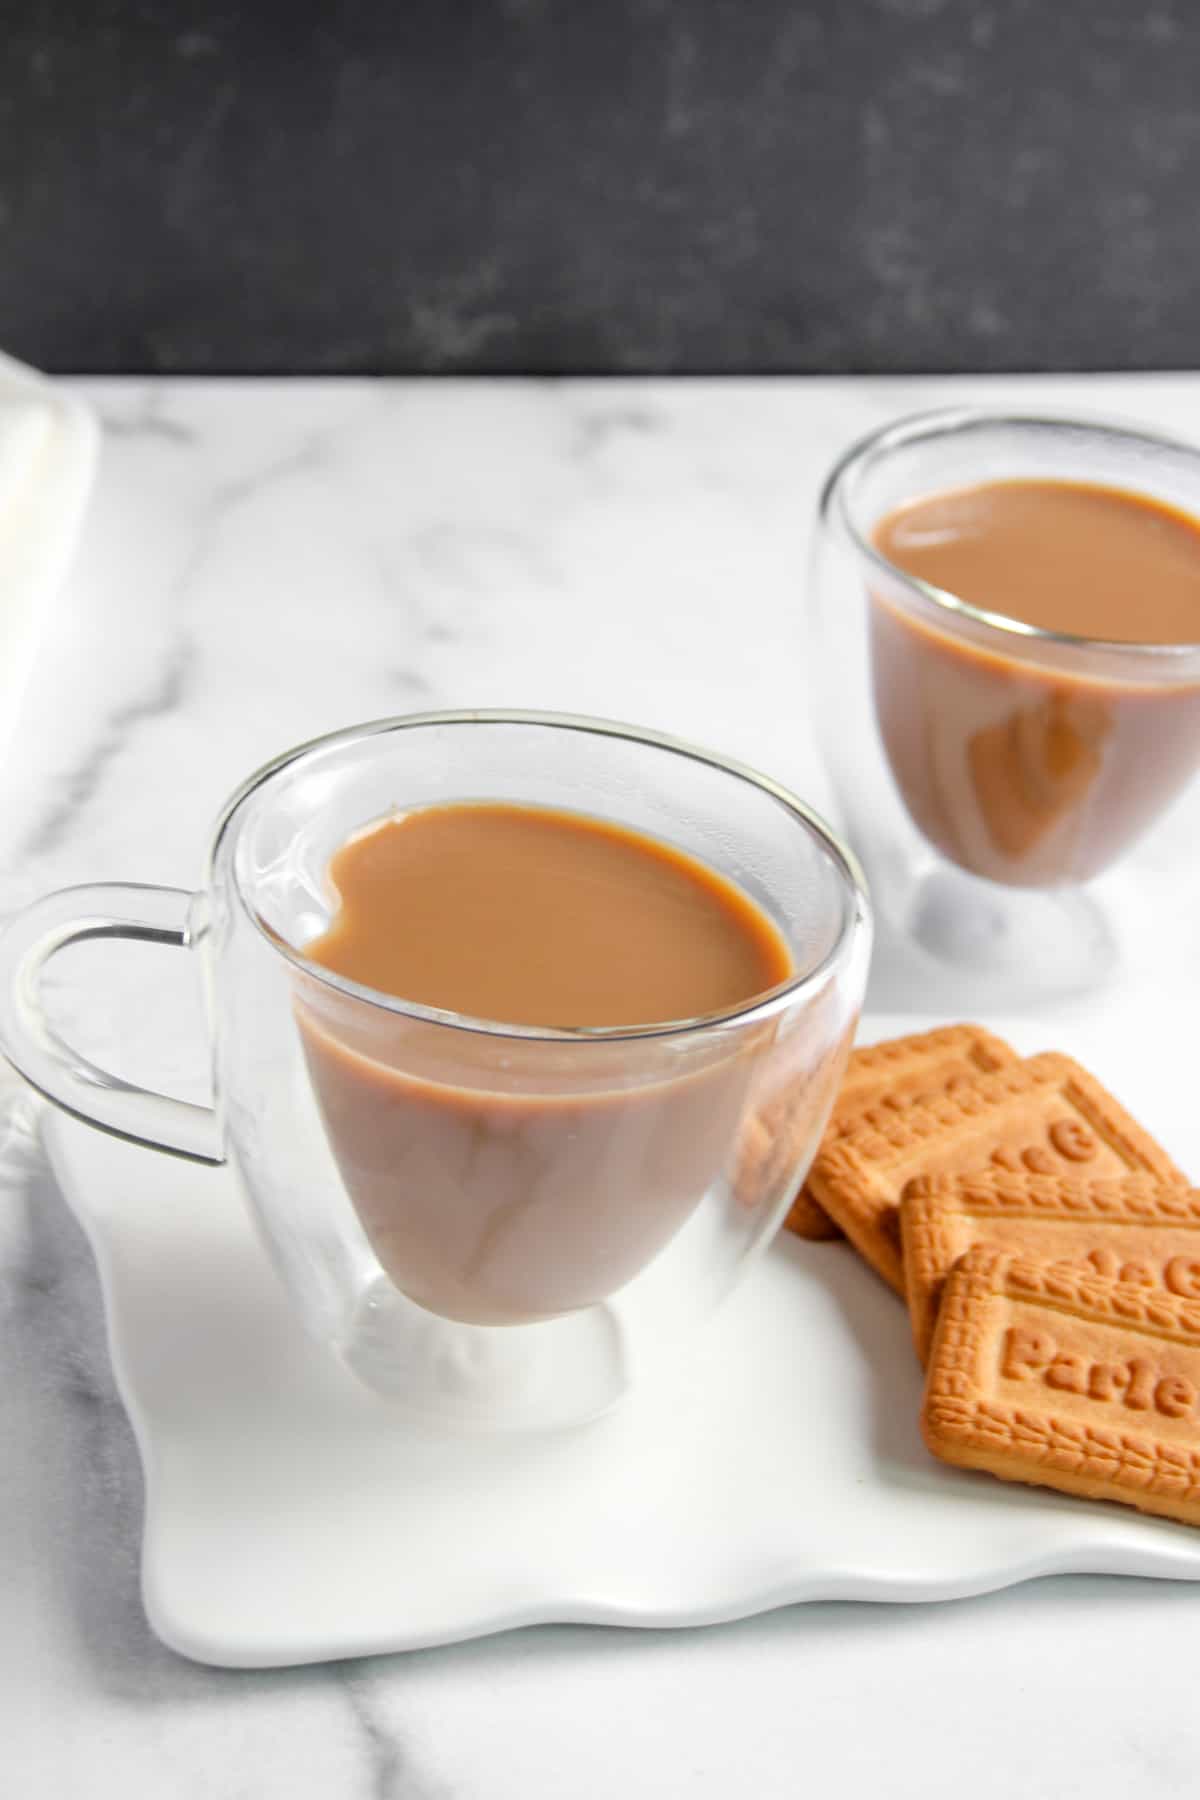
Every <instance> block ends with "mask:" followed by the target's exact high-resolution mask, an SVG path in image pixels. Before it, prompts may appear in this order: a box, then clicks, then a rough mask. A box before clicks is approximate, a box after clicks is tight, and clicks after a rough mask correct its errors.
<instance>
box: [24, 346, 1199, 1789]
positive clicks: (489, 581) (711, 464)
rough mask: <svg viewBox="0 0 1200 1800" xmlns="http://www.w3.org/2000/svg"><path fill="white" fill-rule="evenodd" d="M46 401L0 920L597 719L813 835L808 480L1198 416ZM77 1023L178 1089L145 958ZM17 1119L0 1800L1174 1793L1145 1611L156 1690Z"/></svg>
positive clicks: (784, 1627) (54, 1237) (123, 1539)
mask: <svg viewBox="0 0 1200 1800" xmlns="http://www.w3.org/2000/svg"><path fill="white" fill-rule="evenodd" d="M79 386H80V390H81V391H82V392H83V393H84V394H85V395H86V396H87V397H88V398H89V399H90V400H91V402H92V404H93V405H94V406H95V407H96V409H97V411H98V412H99V414H100V416H101V418H102V420H103V421H104V427H105V445H104V450H103V453H102V460H101V470H100V477H99V483H98V487H97V491H96V494H95V499H94V503H93V506H92V510H91V513H90V516H89V519H88V522H87V525H86V527H85V531H84V535H83V540H82V544H81V549H80V553H79V557H78V560H77V562H76V565H75V568H74V571H73V574H72V577H71V579H70V582H69V584H68V586H67V588H66V590H65V591H64V592H63V594H62V596H61V598H60V601H59V604H58V606H57V607H56V609H55V613H54V616H53V618H52V619H51V621H50V622H49V628H48V631H47V636H46V640H45V644H44V648H43V652H42V655H41V659H40V662H39V665H38V668H37V671H36V672H35V677H34V681H33V684H32V686H31V689H30V692H29V696H28V700H27V704H26V708H25V712H24V715H23V719H22V724H21V728H20V733H19V736H18V739H17V749H16V753H15V754H14V757H13V759H12V763H11V766H10V767H9V768H8V769H7V770H6V771H5V777H4V790H3V791H4V811H3V819H4V833H5V853H4V855H3V857H2V859H0V912H4V911H8V910H10V909H12V908H14V907H16V906H18V905H20V904H22V903H23V902H24V901H26V900H27V899H29V898H31V897H33V896H34V895H35V894H38V893H40V892H42V891H44V890H45V889H48V888H51V887H57V886H63V885H67V884H70V883H75V882H81V881H89V880H104V879H116V878H123V879H130V880H142V881H162V882H170V883H176V884H179V885H181V886H184V887H188V886H191V885H192V884H194V883H195V882H196V881H197V880H198V879H199V874H200V870H201V866H202V861H203V854H204V848H205V843H206V837H207V833H208V831H209V829H210V826H211V822H212V820H213V818H214V817H215V815H216V813H217V810H218V808H219V806H220V804H221V802H222V801H223V799H224V798H225V796H226V794H227V793H228V792H229V791H230V790H231V789H232V788H233V787H234V786H235V785H236V784H237V782H238V781H239V780H240V779H241V778H242V777H243V776H244V775H245V774H246V773H248V772H249V771H250V770H252V769H253V768H254V767H255V766H257V765H258V764H259V763H261V762H262V761H263V760H264V759H265V758H267V757H268V756H270V755H272V754H273V753H275V752H276V751H278V750H279V749H281V748H284V747H286V746H287V745H288V744H290V743H293V742H298V741H300V740H302V739H305V738H308V737H310V736H312V735H313V734H314V733H317V732H320V731H324V730H327V729H331V728H334V727H337V726H340V725H343V724H347V723H351V722H353V721H355V720H359V719H364V718H368V717H372V716H379V715H383V714H387V713H392V712H403V711H410V710H414V709H422V710H423V709H425V708H427V707H434V706H469V705H488V704H492V705H496V704H509V705H527V706H545V707H553V708H557V709H562V710H579V711H590V712H598V713H601V714H607V715H609V716H613V717H619V718H620V717H624V718H629V719H633V720H636V721H638V722H641V723H644V724H648V725H651V726H656V727H659V728H662V729H666V730H670V731H675V732H678V733H680V734H681V735H684V736H690V737H694V738H696V739H698V740H700V741H702V742H707V743H710V744H712V745H714V746H716V747H720V748H724V749H726V750H728V751H730V752H732V753H734V754H736V755H738V756H741V757H744V758H745V759H747V760H749V761H751V762H753V763H756V764H759V765H760V766H762V767H764V768H765V769H767V770H769V771H770V772H772V773H774V774H776V775H778V776H779V777H781V778H782V779H784V780H785V781H787V782H789V783H791V784H792V785H794V786H796V787H798V788H799V789H800V790H801V791H802V792H805V793H807V794H808V795H809V796H810V797H811V798H813V800H814V801H815V802H816V803H817V804H818V805H824V804H825V803H826V802H827V799H828V795H827V791H826V788H825V783H824V778H823V775H822V772H821V770H820V767H819V764H818V762H817V759H816V754H815V748H814V745H813V743H812V740H811V736H810V734H809V731H808V728H807V723H806V719H805V707H804V699H803V688H802V677H803V672H804V667H805V640H804V630H803V618H802V609H801V595H802V588H803V566H804V553H805V546H806V539H807V532H808V521H809V518H810V515H811V510H812V507H813V504H814V500H815V495H816V491H817V487H818V483H819V480H820V477H821V474H822V472H823V471H824V469H825V468H826V466H827V465H828V463H829V462H830V460H831V458H832V457H833V456H834V455H835V454H836V453H838V452H839V451H840V450H841V449H842V448H843V447H844V446H845V445H846V444H847V443H848V442H849V441H850V440H852V439H853V438H854V437H856V436H858V435H860V434H861V433H863V432H865V431H867V430H869V429H871V428H872V427H873V426H874V425H875V424H877V423H878V422H879V421H880V420H881V419H883V418H885V417H887V416H889V415H892V414H899V413H901V412H904V411H909V410H912V409H914V408H916V407H921V406H930V405H936V404H943V403H945V402H947V401H948V400H958V399H967V398H976V399H977V398H980V397H986V399H987V400H988V401H989V402H990V403H993V404H1013V405H1017V404H1030V403H1033V404H1040V405H1043V406H1049V407H1052V406H1055V405H1059V406H1063V405H1066V406H1071V407H1073V408H1076V409H1083V410H1089V411H1101V412H1103V411H1115V412H1121V413H1128V414H1132V415H1140V416H1142V417H1145V418H1147V419H1150V420H1154V421H1157V422H1158V423H1159V424H1161V425H1164V426H1167V427H1169V428H1174V429H1177V430H1179V431H1181V432H1182V433H1184V434H1186V433H1187V432H1188V431H1189V429H1190V428H1191V426H1192V423H1193V421H1194V418H1195V414H1196V402H1197V399H1198V398H1200V379H1198V378H1196V377H1176V378H1171V377H1154V378H1145V379H1140V378H1114V379H1107V380H1105V379H1101V378H1098V377H1085V378H1073V379H1064V380H1045V381H1041V382H1038V381H1032V380H1030V381H1021V380H1011V381H1010V380H1007V379H1004V380H1001V379H995V378H993V379H990V380H987V381H977V382H953V381H947V380H936V381H935V380H930V381H917V380H903V381H885V380H878V381H875V380H862V381H832V380H814V381H811V382H785V381H781V382H775V383H765V382H743V381H734V382H713V383H706V382H694V383H689V382H680V383H675V384H671V383H664V382H649V381H648V382H640V381H638V382H622V383H620V384H615V383H614V384H609V385H605V384H603V383H599V382H553V381H532V382H514V383H505V384H502V385H488V384H486V383H482V384H474V385H473V384H471V383H469V382H461V381H446V382H439V383H404V382H394V383H379V384H371V383H368V382H363V381H346V382H341V381H301V382H289V383H284V382H256V383H253V384H244V385H239V384H238V383H236V382H231V381H222V380H213V381H204V382H193V383H187V384H185V383H172V382H170V381H153V382H146V381H127V382H122V381H101V382H82V383H80V384H79ZM79 979H80V980H81V981H82V980H83V976H82V974H81V975H80V977H79ZM87 979H88V981H89V982H91V986H90V987H89V988H87V995H88V996H89V997H90V1004H85V1002H84V1000H82V999H81V998H80V995H79V993H78V992H76V988H75V983H76V976H75V975H74V974H72V975H71V977H70V980H69V981H68V980H65V979H64V980H62V981H60V982H59V983H57V984H56V991H57V994H58V998H59V999H60V1000H61V1005H62V1007H63V1009H64V1011H63V1017H64V1020H65V1021H66V1023H67V1025H69V1026H70V1028H71V1029H73V1030H75V1031H76V1032H77V1033H78V1034H79V1035H80V1036H81V1037H82V1039H83V1040H84V1048H86V1049H88V1050H89V1051H90V1052H92V1053H93V1054H97V1055H106V1056H109V1057H112V1058H114V1059H115V1060H117V1061H118V1062H119V1063H120V1065H121V1067H122V1068H123V1069H124V1070H126V1072H128V1073H130V1074H131V1075H132V1077H133V1078H134V1079H146V1080H150V1079H155V1080H158V1081H161V1082H163V1083H165V1084H168V1085H171V1086H174V1087H176V1088H177V1089H178V1090H179V1091H192V1090H194V1091H196V1092H201V1091H203V1084H204V1070H203V1056H202V1052H201V1049H200V1044H199V1039H200V1033H201V1024H200V1010H199V1004H198V997H197V995H196V993H195V991H194V974H193V971H191V969H190V967H189V966H188V963H187V959H186V958H184V957H183V956H180V955H178V954H172V953H170V952H165V951H164V952H158V953H154V954H152V955H147V956H145V957H144V958H141V957H139V956H137V955H130V956H127V957H122V958H121V959H119V963H118V962H114V963H113V964H112V965H111V966H110V965H109V964H107V963H104V964H103V966H101V961H98V962H97V964H96V965H95V967H94V968H93V969H92V972H91V974H90V975H89V976H88V978H87ZM110 981H115V982H117V983H118V984H119V994H118V993H117V992H116V991H115V990H108V989H103V991H104V992H105V993H108V992H112V995H113V997H112V998H111V999H102V1000H101V1001H100V1003H99V1004H97V999H96V996H97V993H98V992H99V991H101V989H102V983H103V982H110ZM30 1110H31V1109H30V1106H29V1104H28V1101H27V1100H26V1098H25V1097H24V1095H23V1094H21V1093H20V1092H19V1091H18V1090H17V1089H16V1088H15V1086H14V1084H13V1083H12V1082H11V1080H10V1081H8V1082H6V1083H5V1085H4V1087H3V1090H2V1092H0V1171H2V1179H0V1368H2V1370H3V1380H0V1443H3V1445H4V1454H3V1457H2V1458H0V1677H2V1679H0V1727H2V1734H3V1744H4V1752H3V1765H4V1768H5V1771H6V1775H5V1779H4V1786H5V1789H6V1791H7V1789H8V1787H9V1785H10V1784H11V1789H12V1792H13V1793H14V1794H16V1793H20V1794H21V1795H22V1797H23V1800H42V1797H43V1796H44V1797H46V1800H49V1797H50V1796H53V1797H54V1800H69V1797H70V1796H74V1795H79V1796H88V1797H89V1800H92V1797H93V1796H95V1797H99V1800H104V1797H105V1796H107V1795H109V1794H113V1795H116V1794H118V1793H121V1794H124V1793H129V1792H158V1793H164V1794H171V1795H173V1796H179V1797H180V1800H189V1797H190V1796H192V1795H195V1796H196V1800H200V1796H208V1795H221V1796H230V1797H231V1800H232V1797H233V1796H237V1795H243V1794H244V1795H254V1796H256V1800H257V1797H258V1796H264V1797H265V1796H269V1795H274V1794H277V1793H278V1794H283V1793H287V1794H288V1795H289V1796H293V1797H299V1796H306V1795H309V1794H312V1795H317V1794H320V1795H322V1796H324V1795H333V1794H336V1795H343V1794H344V1795H359V1794H361V1795H373V1796H378V1797H380V1800H400V1797H403V1800H409V1797H412V1800H450V1797H452V1796H453V1797H457V1796H459V1795H463V1796H467V1795H469V1796H484V1795H486V1796H488V1800H508V1797H509V1796H511V1797H512V1800H516V1797H517V1796H520V1797H521V1800H528V1796H530V1795H550V1794H553V1795H559V1794H561V1795H564V1796H566V1795H570V1796H572V1800H576V1797H577V1800H601V1797H602V1796H603V1797H604V1800H608V1797H610V1796H612V1795H614V1794H628V1795H642V1794H645V1795H654V1796H659V1795H663V1796H667V1795H673V1794H683V1793H687V1794H689V1795H708V1794H711V1795H713V1796H716V1795H721V1796H725V1795H727V1794H728V1793H729V1792H731V1791H741V1792H746V1793H750V1794H754V1795H755V1796H756V1797H761V1800H770V1797H772V1796H776V1795H778V1796H784V1795H787V1796H791V1795H793V1794H794V1793H795V1792H796V1787H797V1783H798V1782H799V1781H801V1780H807V1781H810V1782H814V1783H821V1784H822V1785H833V1786H835V1787H836V1789H837V1791H839V1792H842V1793H847V1794H850V1793H864V1794H865V1793H867V1792H868V1791H869V1792H872V1793H874V1792H876V1791H878V1790H879V1789H880V1788H881V1787H882V1788H883V1789H885V1790H886V1791H887V1792H888V1794H889V1796H890V1797H891V1800H908V1797H909V1796H911V1797H912V1800H917V1797H918V1796H919V1797H920V1800H940V1797H941V1796H946V1797H947V1800H948V1797H949V1796H950V1795H952V1794H953V1795H960V1794H961V1793H962V1791H964V1788H965V1787H969V1788H970V1790H971V1792H972V1793H973V1795H975V1796H976V1800H991V1797H993V1796H995V1797H996V1800H999V1797H1000V1796H1001V1795H1004V1796H1007V1795H1008V1794H1010V1793H1011V1791H1012V1783H1013V1781H1014V1780H1015V1779H1016V1774H1017V1771H1016V1768H1015V1764H1014V1749H1013V1747H1014V1745H1018V1744H1019V1745H1021V1746H1022V1756H1021V1770H1022V1771H1024V1772H1025V1773H1027V1770H1028V1767H1036V1769H1037V1770H1038V1778H1037V1782H1036V1785H1037V1787H1038V1788H1039V1791H1042V1792H1047V1793H1049V1792H1062V1791H1065V1790H1066V1787H1067V1786H1070V1787H1071V1788H1072V1791H1074V1789H1075V1788H1078V1789H1079V1790H1080V1791H1083V1790H1085V1789H1086V1790H1087V1791H1089V1792H1090V1793H1091V1794H1092V1795H1093V1797H1094V1800H1106V1797H1107V1796H1109V1795H1112V1796H1116V1795H1118V1794H1124V1793H1126V1792H1131V1791H1132V1792H1140V1793H1146V1794H1149V1793H1151V1792H1153V1793H1155V1794H1162V1795H1164V1796H1166V1795H1170V1794H1180V1795H1182V1794H1184V1793H1186V1792H1190V1791H1191V1788H1192V1786H1193V1785H1194V1772H1195V1768H1196V1766H1197V1762H1198V1760H1200V1720H1198V1719H1197V1715H1196V1710H1195V1708H1194V1706H1193V1704H1192V1698H1191V1686H1190V1680H1191V1677H1190V1669H1191V1662H1192V1655H1191V1651H1192V1645H1193V1642H1194V1638H1195V1630H1196V1619H1197V1607H1198V1606H1200V1595H1198V1594H1196V1593H1193V1592H1190V1591H1188V1590H1187V1589H1185V1588H1170V1587H1168V1586H1167V1585H1165V1584H1163V1585H1162V1586H1157V1587H1156V1585H1155V1584H1153V1583H1148V1582H1124V1583H1116V1582H1104V1581H1100V1580H1092V1579H1088V1580H1077V1581H1074V1582H1071V1581H1067V1580H1057V1581H1053V1582H1045V1583H1041V1584H1037V1585H1034V1586H1032V1587H1027V1588H1024V1589H1018V1590H1014V1591H1012V1592H1010V1593H1006V1594H1003V1595H997V1596H994V1597H992V1598H990V1599H981V1600H978V1601H969V1602H963V1603H960V1604H958V1605H956V1606H953V1607H904V1606H899V1607H895V1608H870V1607H859V1606H842V1607H832V1606H821V1605H814V1606H808V1607H802V1608H794V1609H792V1610H790V1611H788V1612H785V1613H781V1614H777V1615H773V1616H771V1617H768V1618H764V1619H759V1620H755V1621H750V1622H748V1623H746V1624H744V1625H737V1626H730V1627H724V1628H720V1629H715V1630H711V1631H706V1632H692V1633H684V1634H679V1635H674V1636H673V1635H671V1634H668V1633H658V1632H652V1633H646V1634H639V1633H634V1632H615V1631H585V1630H578V1629H567V1628H561V1629H552V1628H547V1629H542V1630H537V1631H530V1632H525V1633H512V1634H508V1635H506V1636H503V1637H500V1638H497V1639H495V1640H490V1641H484V1642H480V1643H476V1644H469V1645H463V1646H460V1647H458V1648H455V1649H449V1650H443V1651H430V1652H425V1653H420V1654H414V1655H410V1656H407V1657H398V1658H392V1659H380V1660H378V1661H375V1662H371V1663H365V1664H357V1665H350V1664H346V1665H342V1666H339V1667H318V1668H311V1669H298V1670H288V1671H281V1672H276V1673H270V1672H268V1673H261V1674H247V1673H230V1672H227V1671H220V1670H213V1669H206V1668H201V1667H199V1666H194V1665H191V1664H188V1663H186V1662H184V1661H182V1660H181V1659H179V1658H178V1657H176V1656H174V1655H172V1654H171V1653H170V1652H168V1651H166V1650H164V1649H163V1648H162V1647H161V1646H160V1645H159V1644H158V1643H157V1642H156V1640H155V1639H154V1638H153V1636H152V1635H151V1633H150V1631H149V1629H148V1627H147V1625H146V1623H145V1619H144V1616H143V1614H142V1611H141V1607H140V1602H139V1599H138V1592H137V1559H138V1550H139V1541H140V1520H141V1493H142V1486H141V1473H140V1468H139V1463H138V1458H137V1453H136V1449H135V1446H134V1443H133V1439H132V1436H131V1433H130V1431H129V1427H128V1425H127V1423H126V1421H125V1418H124V1415H123V1413H122V1411H121V1408H120V1406H119V1403H118V1401H117V1399H116V1394H115V1390H114V1387H113V1382H112V1376H111V1371H110V1367H109V1360H108V1354H107V1347H106V1343H105V1335H104V1319H103V1311H102V1307H101V1303H100V1296H99V1291H98V1285H97V1281H96V1276H95V1271H94V1267H93V1264H92V1260H91V1256H90V1252H89V1250H88V1248H87V1245H86V1243H85V1241H84V1239H83V1236H82V1234H81V1232H80V1231H79V1229H78V1227H77V1226H76V1224H75V1223H74V1220H73V1219H72V1217H71V1216H70V1215H69V1214H68V1213H67V1211H66V1209H65V1207H64V1205H63V1202H62V1200H61V1198H60V1197H59V1196H58V1194H57V1192H56V1190H55V1188H54V1186H53V1183H52V1181H51V1180H50V1177H49V1175H48V1172H47V1170H46V1168H45V1166H44V1163H43V1161H42V1159H41V1157H40V1154H39V1151H38V1149H37V1145H36V1140H35V1138H34V1137H33V1135H32V1133H31V1131H30V1129H29V1114H30ZM813 1478H814V1479H815V1480H819V1478H820V1471H819V1470H814V1472H813ZM1131 1669H1136V1670H1137V1671H1138V1673H1137V1677H1136V1679H1133V1678H1132V1677H1131V1674H1130V1670H1131ZM1014 1670H1019V1672H1020V1673H1019V1679H1016V1680H1014V1679H1013V1671H1014ZM1131 1683H1132V1685H1131ZM997 1693H1003V1695H1004V1703H1003V1706H1002V1707H998V1706H997V1705H995V1703H994V1699H993V1698H992V1697H993V1696H994V1695H995V1694H997ZM863 1694H870V1695H871V1696H872V1699H871V1729H870V1730H869V1731H864V1730H863V1728H862V1718H861V1710H860V1709H861V1703H862V1702H861V1697H862V1695H863ZM1064 1719H1068V1720H1079V1721H1080V1722H1081V1723H1080V1729H1079V1730H1078V1731H1076V1730H1074V1729H1072V1730H1070V1731H1064V1729H1063V1724H1062V1721H1063V1720H1064ZM1084 1722H1086V1729H1084Z"/></svg>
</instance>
